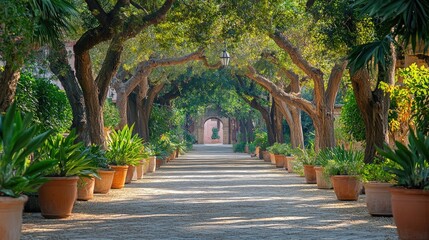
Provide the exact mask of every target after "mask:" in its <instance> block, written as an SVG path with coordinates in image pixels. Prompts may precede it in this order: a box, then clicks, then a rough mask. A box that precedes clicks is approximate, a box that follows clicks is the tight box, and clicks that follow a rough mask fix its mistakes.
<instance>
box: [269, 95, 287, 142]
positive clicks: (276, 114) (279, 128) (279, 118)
mask: <svg viewBox="0 0 429 240" xmlns="http://www.w3.org/2000/svg"><path fill="white" fill-rule="evenodd" d="M272 104H273V108H272V111H273V120H274V127H275V136H276V142H278V143H284V142H285V140H284V135H283V114H282V113H281V112H280V109H279V108H278V106H277V104H276V103H275V100H274V98H273V103H272Z"/></svg>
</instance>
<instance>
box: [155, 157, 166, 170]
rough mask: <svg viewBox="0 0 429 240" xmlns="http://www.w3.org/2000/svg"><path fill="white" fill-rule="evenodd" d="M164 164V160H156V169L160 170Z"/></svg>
mask: <svg viewBox="0 0 429 240" xmlns="http://www.w3.org/2000/svg"><path fill="white" fill-rule="evenodd" d="M163 164H164V160H163V159H162V158H158V157H157V158H156V168H160V167H161V166H162V165H163Z"/></svg>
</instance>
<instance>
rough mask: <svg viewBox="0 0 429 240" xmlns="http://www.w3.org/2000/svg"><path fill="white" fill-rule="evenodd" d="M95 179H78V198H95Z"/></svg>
mask: <svg viewBox="0 0 429 240" xmlns="http://www.w3.org/2000/svg"><path fill="white" fill-rule="evenodd" d="M94 186H95V179H94V177H92V178H80V179H79V181H77V200H81V201H88V200H90V199H93V198H94Z"/></svg>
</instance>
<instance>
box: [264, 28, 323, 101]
mask: <svg viewBox="0 0 429 240" xmlns="http://www.w3.org/2000/svg"><path fill="white" fill-rule="evenodd" d="M270 38H271V39H273V40H274V42H275V43H276V44H277V45H278V46H279V47H280V48H282V49H283V50H285V51H286V52H287V53H288V54H289V56H290V58H291V60H292V62H293V63H294V64H295V65H296V66H297V67H299V68H300V69H301V70H302V71H304V72H305V74H307V75H308V76H309V77H310V78H311V79H313V82H314V92H315V94H314V100H315V102H316V103H317V104H318V108H319V109H321V108H322V107H323V102H324V95H325V88H324V81H323V72H322V71H321V70H320V69H318V68H315V67H313V66H312V65H311V64H310V63H309V62H307V60H305V59H304V57H303V56H302V54H301V52H300V51H299V49H298V48H297V47H295V46H293V45H292V43H291V42H290V41H289V39H288V38H287V37H286V36H285V35H283V34H282V33H281V32H279V31H275V33H274V34H270Z"/></svg>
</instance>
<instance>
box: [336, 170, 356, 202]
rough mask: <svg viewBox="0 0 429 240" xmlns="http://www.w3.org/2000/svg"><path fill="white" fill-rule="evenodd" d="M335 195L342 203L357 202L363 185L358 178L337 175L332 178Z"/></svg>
mask: <svg viewBox="0 0 429 240" xmlns="http://www.w3.org/2000/svg"><path fill="white" fill-rule="evenodd" d="M331 182H332V185H333V186H334V192H335V195H337V199H338V200H340V201H357V200H358V198H359V193H360V191H361V189H362V184H361V182H360V180H359V178H358V177H357V176H349V175H335V176H331Z"/></svg>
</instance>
